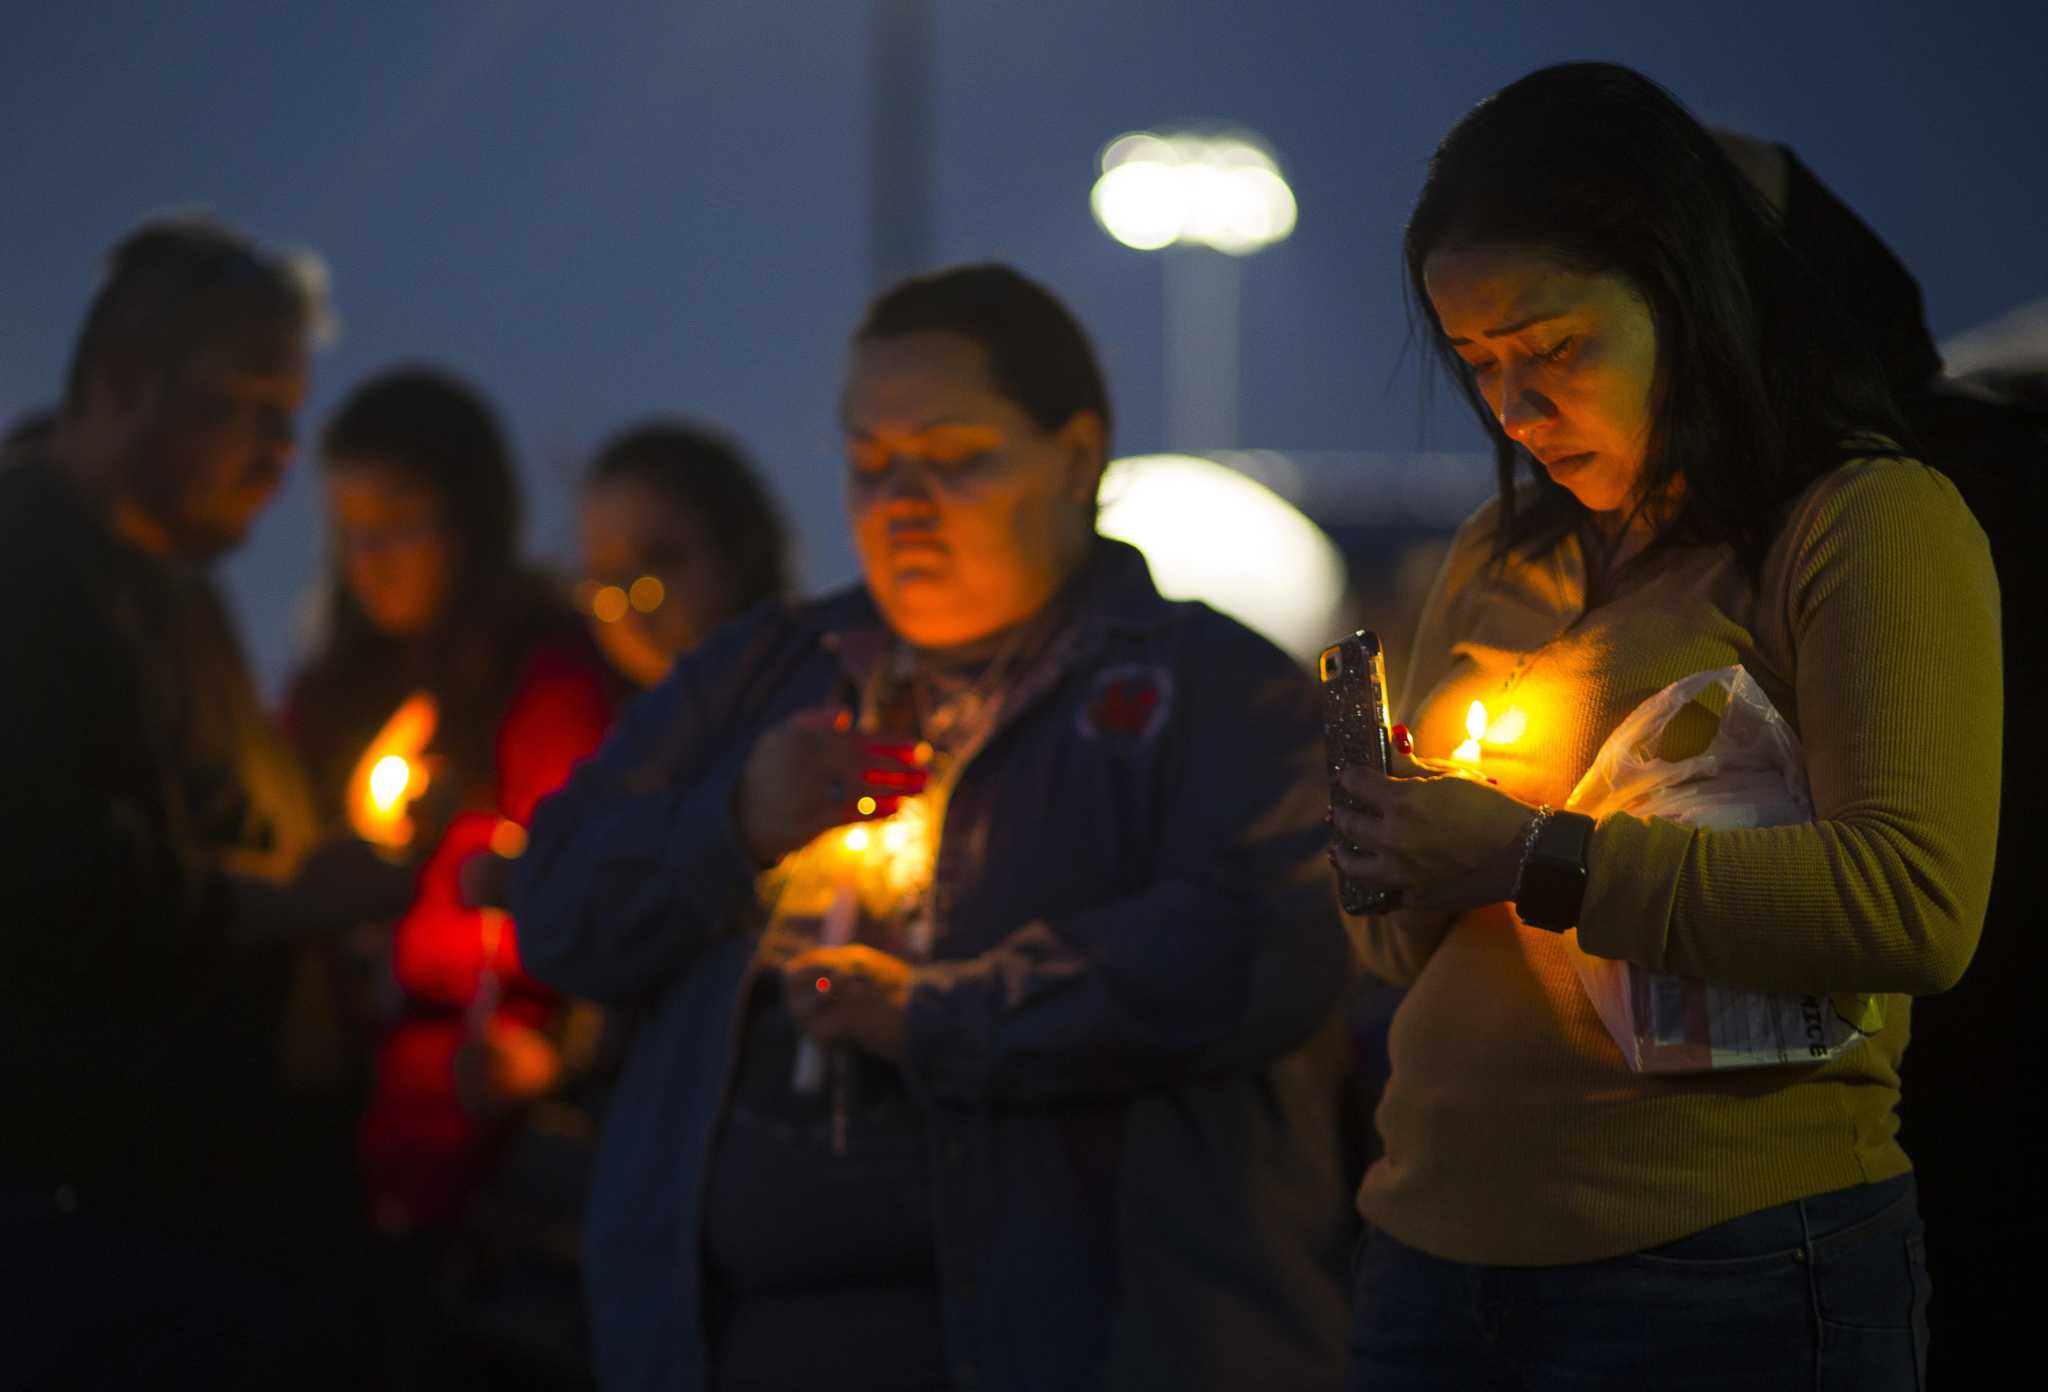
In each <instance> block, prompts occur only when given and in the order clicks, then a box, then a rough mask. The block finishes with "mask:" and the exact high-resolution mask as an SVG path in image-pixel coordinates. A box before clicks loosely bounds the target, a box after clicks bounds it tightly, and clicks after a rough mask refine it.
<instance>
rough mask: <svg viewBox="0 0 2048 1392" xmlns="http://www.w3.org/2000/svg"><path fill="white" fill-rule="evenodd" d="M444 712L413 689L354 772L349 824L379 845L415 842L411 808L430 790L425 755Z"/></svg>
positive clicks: (429, 697)
mask: <svg viewBox="0 0 2048 1392" xmlns="http://www.w3.org/2000/svg"><path fill="white" fill-rule="evenodd" d="M438 719H439V712H438V710H437V708H436V707H435V705H434V698H433V697H432V696H430V695H428V694H427V693H426V692H424V691H418V692H414V693H413V694H412V695H411V696H408V697H406V698H405V700H403V701H402V702H400V703H399V706H398V709H397V710H395V711H393V712H392V713H391V718H390V719H389V720H387V721H385V722H384V728H383V729H381V730H379V731H378V732H377V736H376V738H375V739H373V740H371V741H370V747H369V748H368V749H365V750H364V751H363V757H362V758H361V759H359V760H357V761H356V767H355V772H354V773H352V774H350V775H349V795H348V816H349V825H350V826H351V827H353V828H354V829H355V833H356V835H358V836H360V837H362V838H363V840H365V841H368V842H369V843H370V844H372V845H375V846H383V847H385V848H386V849H388V850H397V849H399V848H401V847H403V846H405V845H407V844H409V843H410V842H411V841H412V830H413V828H412V820H411V819H410V818H409V817H407V816H406V809H407V808H408V807H409V806H410V805H411V803H412V802H413V801H414V799H416V798H418V797H419V796H420V795H421V794H422V793H424V792H426V790H427V774H428V769H427V763H426V760H425V759H424V758H423V757H422V751H423V750H425V749H426V747H427V743H428V741H430V740H432V739H433V737H434V726H435V723H436V721H437V720H438Z"/></svg>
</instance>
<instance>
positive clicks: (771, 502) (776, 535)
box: [583, 420, 790, 617]
mask: <svg viewBox="0 0 2048 1392" xmlns="http://www.w3.org/2000/svg"><path fill="white" fill-rule="evenodd" d="M618 479H632V480H634V481H635V482H638V483H644V484H646V485H647V486H648V487H649V488H652V489H654V490H655V491H656V492H657V493H659V494H661V495H662V496H663V497H665V498H668V499H669V500H670V501H672V502H674V503H675V505H676V506H677V507H679V508H681V509H682V510H683V511H685V512H687V513H689V514H690V515H691V516H692V517H695V518H696V519H697V520H698V521H700V522H702V523H703V524H704V533H705V537H706V538H707V539H708V540H709V541H710V543H711V545H712V547H713V549H715V550H716V552H717V553H718V566H719V570H720V571H721V573H723V574H724V575H726V576H728V577H729V578H730V580H731V583H732V591H731V593H732V602H733V614H734V615H737V614H743V613H745V612H746V611H747V610H749V609H751V608H753V607H754V606H755V605H756V604H759V603H761V602H763V601H764V600H769V599H778V598H781V597H782V596H784V595H787V594H788V593H789V589H790V580H789V529H788V528H787V527H786V526H785V525H784V524H783V520H782V513H781V511H780V510H779V509H778V508H777V507H776V506H775V499H774V496H773V495H772V494H771V493H769V491H768V488H767V486H766V485H765V484H763V483H762V482H761V476H760V474H759V472H758V471H757V470H756V469H755V468H754V465H753V463H752V461H750V460H749V459H748V458H747V455H746V451H744V450H743V449H741V448H740V446H739V444H738V443H737V442H736V441H734V440H732V439H730V438H728V437H727V436H725V435H722V434H720V433H718V432H717V431H715V430H711V429H708V428H706V427H704V426H701V425H696V424H693V423H691V422H689V421H682V420H652V421H643V422H641V423H640V424H638V425H633V426H629V427H627V428H626V429H625V430H623V431H621V432H620V433H619V434H617V435H615V436H613V437H612V438H611V439H610V440H608V441H606V442H605V444H604V447H603V448H602V449H600V450H599V451H598V452H597V457H596V458H595V459H593V460H592V461H591V462H590V469H589V472H587V473H586V474H585V475H584V478H583V486H584V487H585V488H586V489H588V488H594V487H596V486H597V485H599V484H602V483H610V482H613V481H615V480H618ZM727 617H732V615H728V616H727Z"/></svg>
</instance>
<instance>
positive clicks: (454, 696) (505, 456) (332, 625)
mask: <svg viewBox="0 0 2048 1392" xmlns="http://www.w3.org/2000/svg"><path fill="white" fill-rule="evenodd" d="M350 461H366V462H373V463H375V464H376V465H378V466H379V467H382V468H386V469H390V470H392V471H393V472H395V473H397V474H399V475H401V476H402V477H404V478H406V479H407V480H409V481H411V482H412V483H414V484H417V485H418V486H420V487H422V488H425V489H427V490H428V491H429V492H431V493H433V494H434V496H435V497H436V498H437V499H438V500H439V501H440V504H441V515H442V517H443V519H444V524H445V525H446V526H447V527H448V528H449V530H450V531H451V532H452V533H453V535H454V537H455V540H456V553H457V561H456V571H455V575H454V578H453V582H452V583H451V584H450V586H449V590H448V597H447V608H446V610H445V611H444V614H443V617H442V620H441V622H440V624H439V625H438V626H437V628H436V631H435V632H433V633H431V634H428V635H426V636H424V637H421V638H418V639H412V640H401V639H395V638H391V637H388V636H386V635H385V634H383V633H380V632H379V631H378V630H377V628H376V626H375V625H373V624H372V623H371V622H370V619H369V616H368V615H367V614H365V613H364V612H363V610H362V606H361V605H359V604H357V603H356V600H355V597H354V596H353V595H352V594H351V593H350V592H349V588H348V585H347V584H346V583H345V582H344V581H343V579H342V576H341V572H340V558H339V556H338V554H330V558H329V562H328V573H327V575H326V578H325V580H324V582H323V584H322V587H321V592H320V597H319V604H320V613H319V620H318V644H317V647H316V649H315V651H314V653H313V654H312V657H311V659H310V660H309V662H308V663H307V666H306V668H305V670H304V672H303V674H302V675H301V677H300V679H299V680H298V682H297V683H296V684H295V687H294V692H293V698H292V712H293V715H294V718H295V723H296V725H297V732H298V735H299V742H300V745H301V749H302V753H303V754H304V756H305V758H306V761H307V764H308V770H309V772H310V773H311V775H312V778H313V782H314V791H315V795H316V797H317V798H318V799H319V800H320V803H321V806H322V810H323V812H324V813H326V814H327V815H333V814H334V813H335V812H336V811H337V810H338V808H339V800H340V796H341V790H342V788H343V787H344V786H345V785H346V781H347V777H348V774H349V772H350V770H351V769H352V768H353V767H354V761H355V759H356V758H357V757H358V756H359V755H360V754H361V752H362V749H363V748H364V747H365V746H366V745H367V744H368V742H369V740H370V738H371V737H372V736H374V735H375V734H376V732H377V730H378V729H379V728H381V726H382V725H383V722H384V721H385V720H386V719H387V718H388V717H389V716H390V714H391V712H392V711H393V710H394V709H395V708H396V706H397V704H398V702H399V701H401V700H403V699H404V698H405V697H406V696H407V695H409V694H410V693H411V692H413V691H416V690H425V691H428V692H431V693H432V694H433V695H434V697H435V700H436V702H437V704H438V705H439V707H440V725H439V732H438V733H437V734H436V735H435V737H434V742H433V745H432V746H431V752H433V753H434V754H435V755H436V756H438V757H439V758H440V760H441V761H442V764H443V767H444V768H445V769H446V770H447V776H446V777H437V779H436V780H435V782H434V783H432V784H430V785H429V790H428V797H429V798H430V799H432V800H433V803H434V805H433V806H432V807H426V808H422V809H421V812H422V813H423V814H424V816H425V818H426V820H427V821H428V823H431V822H433V821H435V820H438V818H437V817H436V815H435V814H436V813H439V814H440V815H441V816H442V817H445V815H447V814H448V813H451V812H453V811H454V810H456V808H457V806H459V805H460V804H461V803H463V802H467V801H470V800H473V799H474V798H475V797H476V796H478V795H479V793H480V791H481V790H482V789H483V788H484V787H485V785H486V784H487V783H488V782H489V781H490V780H492V778H493V776H494V771H495V744H494V740H495V735H496V732H497V725H498V721H499V720H500V718H501V717H502V715H503V712H504V707H505V704H506V702H507V700H508V699H509V698H510V696H511V694H512V689H513V686H514V683H515V682H516V681H517V680H518V677H519V674H520V672H521V671H522V670H523V669H524V667H525V665H526V663H527V661H528V660H530V658H531V656H532V654H533V652H534V650H535V648H536V647H537V646H538V645H540V644H541V643H543V642H547V641H555V640H559V641H565V642H575V643H579V644H581V643H582V642H584V641H586V640H585V639H584V635H583V631H582V625H581V624H580V623H578V622H577V620H576V618H575V615H574V613H573V612H572V611H571V610H570V609H569V607H568V606H567V604H566V603H565V602H564V601H563V600H562V599H561V598H560V597H559V596H558V595H557V594H556V593H555V587H554V586H552V585H551V584H549V583H548V582H547V580H546V579H545V578H544V577H542V576H540V575H539V574H537V573H535V572H534V571H532V570H529V569H528V568H527V567H525V566H524V565H523V564H522V563H521V562H520V559H519V523H520V504H519V488H518V481H517V475H516V473H515V471H514V468H513V464H512V455H511V451H510V450H509V449H508V448H507V446H506V443H505V434H504V431H503V429H502V428H501V427H500V426H499V424H498V420H497V416H496V413H495V412H494V411H493V410H492V409H491V407H490V405H489V403H488V402H487V401H486V400H485V398H484V396H483V394H482V393H481V392H480V391H478V390H477V389H476V388H475V387H473V386H471V385H469V384H468V383H466V382H464V381H462V380H461V379H460V378H457V377H455V376H453V375H452V374H450V373H447V372H444V371H441V370H440V369H437V368H431V367H418V366H414V367H404V368H398V369H394V370H392V371H389V372H385V373H382V374H379V375H378V376H376V377H373V378H371V379H370V380H369V381H367V382H364V383H363V384H362V385H361V386H359V387H357V388H356V389H355V391H354V392H352V393H350V395H349V397H348V399H347V400H345V401H344V402H343V403H342V405H341V408H340V409H339V410H338V411H336V413H335V414H334V416H333V418H332V419H330V420H329V421H328V423H327V425H326V428H325V429H324V430H322V432H321V435H320V462H321V465H322V467H324V468H329V469H332V468H335V467H337V466H338V465H339V466H342V467H346V465H347V463H348V462H350ZM596 665H597V664H596V662H595V659H594V658H593V666H596ZM416 820H418V818H416ZM428 829H429V830H431V825H430V826H429V828H428ZM423 842H424V844H431V841H430V840H428V839H426V838H423ZM416 844H417V843H416Z"/></svg>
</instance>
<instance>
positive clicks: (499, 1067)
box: [455, 1016, 562, 1119]
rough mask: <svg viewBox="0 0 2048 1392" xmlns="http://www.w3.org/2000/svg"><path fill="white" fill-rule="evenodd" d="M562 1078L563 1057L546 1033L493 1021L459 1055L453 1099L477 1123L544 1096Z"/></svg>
mask: <svg viewBox="0 0 2048 1392" xmlns="http://www.w3.org/2000/svg"><path fill="white" fill-rule="evenodd" d="M561 1076H562V1056H561V1054H560V1052H559V1051H557V1050H556V1048H555V1046H554V1044H553V1043H552V1042H551V1041H550V1040H549V1039H548V1037H547V1036H546V1035H545V1034H542V1033H541V1032H540V1031H539V1030H537V1029H534V1028H532V1027H530V1026H528V1025H522V1024H520V1023H519V1022H518V1021H517V1020H508V1019H505V1018H503V1017H501V1016H493V1017H492V1018H491V1019H490V1020H489V1021H487V1022H486V1023H485V1024H484V1027H483V1029H482V1030H481V1031H477V1032H471V1033H468V1034H467V1035H466V1037H465V1038H464V1039H463V1041H462V1047H461V1048H459V1049H458V1050H456V1052H455V1098H456V1101H458V1102H459V1103H461V1104H462V1109H463V1110H464V1111H465V1112H468V1113H469V1114H470V1115H471V1116H473V1117H477V1118H479V1119H482V1118H489V1117H495V1116H500V1115H502V1114H503V1113H505V1112H507V1111H509V1110H511V1109H512V1108H514V1107H517V1106H519V1105H521V1104H522V1103H526V1102H531V1101H533V1100H534V1099H535V1098H537V1097H540V1096H543V1095H544V1094H546V1093H547V1092H548V1091H549V1090H550V1089H551V1088H553V1087H554V1085H555V1080H556V1079H558V1078H560V1077H561Z"/></svg>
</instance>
